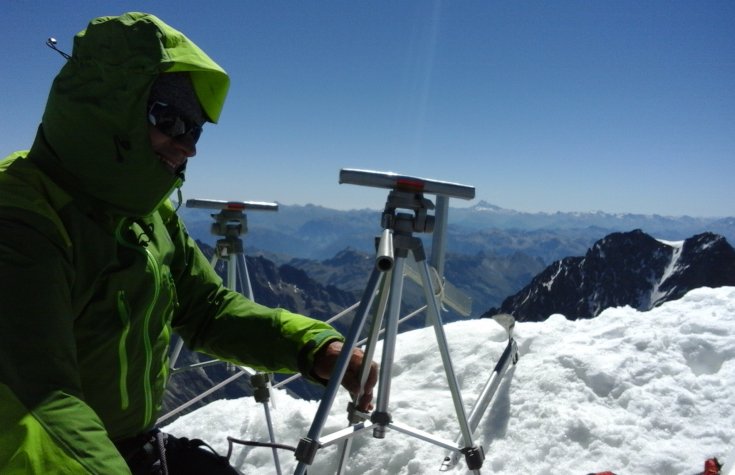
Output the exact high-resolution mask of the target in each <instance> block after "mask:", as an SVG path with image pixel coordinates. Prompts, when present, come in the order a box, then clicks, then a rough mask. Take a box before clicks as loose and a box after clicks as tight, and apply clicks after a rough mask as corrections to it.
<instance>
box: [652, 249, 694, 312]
mask: <svg viewBox="0 0 735 475" xmlns="http://www.w3.org/2000/svg"><path fill="white" fill-rule="evenodd" d="M660 242H662V243H663V242H664V241H660ZM665 244H666V245H668V246H669V247H672V251H671V261H670V262H669V265H668V266H666V269H664V273H663V275H662V276H661V278H660V279H659V280H658V282H656V283H655V285H654V286H653V289H652V290H651V296H650V297H649V302H650V303H649V308H651V307H653V306H655V305H656V304H657V303H658V302H659V301H661V300H662V299H664V298H665V297H666V295H667V292H661V290H660V289H661V285H663V283H664V282H666V281H667V280H668V279H669V277H671V276H672V275H674V272H676V271H677V270H678V263H679V258H680V257H681V252H682V250H683V249H684V242H683V241H680V242H668V243H665ZM685 267H686V266H685Z"/></svg>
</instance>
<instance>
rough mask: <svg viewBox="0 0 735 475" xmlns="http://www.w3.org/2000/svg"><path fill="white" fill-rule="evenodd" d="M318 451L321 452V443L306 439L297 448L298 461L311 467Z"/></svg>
mask: <svg viewBox="0 0 735 475" xmlns="http://www.w3.org/2000/svg"><path fill="white" fill-rule="evenodd" d="M317 450H319V442H317V441H316V440H312V439H310V438H308V437H304V438H302V439H301V440H300V441H299V445H297V446H296V454H295V456H296V460H298V461H299V462H303V463H305V464H306V465H311V464H312V462H314V457H316V451H317Z"/></svg>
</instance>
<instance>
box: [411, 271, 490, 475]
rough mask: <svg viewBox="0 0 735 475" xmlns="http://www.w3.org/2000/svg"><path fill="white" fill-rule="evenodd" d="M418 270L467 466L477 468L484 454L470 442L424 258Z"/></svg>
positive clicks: (455, 378) (442, 326)
mask: <svg viewBox="0 0 735 475" xmlns="http://www.w3.org/2000/svg"><path fill="white" fill-rule="evenodd" d="M418 260H419V259H417V261H418ZM419 272H420V273H421V282H422V283H423V288H424V295H425V297H426V302H427V304H428V308H427V310H428V312H429V317H430V319H431V321H432V323H433V324H434V333H435V334H436V341H437V344H438V345H439V353H440V355H441V358H442V364H443V366H444V371H445V373H446V376H447V383H448V384H449V391H450V392H451V394H452V401H453V402H454V410H455V412H456V414H457V420H458V422H459V428H460V433H461V435H462V439H463V440H464V449H463V450H464V452H465V457H466V459H467V467H468V468H469V469H470V470H479V468H480V467H481V466H482V460H483V459H484V455H483V454H482V449H481V448H479V449H478V448H476V447H474V445H473V442H472V431H471V430H470V427H469V423H468V421H467V414H466V412H465V408H464V403H463V401H462V393H461V392H460V389H459V383H458V382H457V377H456V375H455V373H454V368H453V367H452V358H451V356H450V355H449V345H448V344H447V337H446V334H445V333H444V325H443V322H442V319H441V314H440V313H439V308H440V307H439V303H438V302H437V296H436V294H435V293H434V288H433V285H432V283H431V277H430V276H429V264H428V263H427V262H426V259H421V262H419Z"/></svg>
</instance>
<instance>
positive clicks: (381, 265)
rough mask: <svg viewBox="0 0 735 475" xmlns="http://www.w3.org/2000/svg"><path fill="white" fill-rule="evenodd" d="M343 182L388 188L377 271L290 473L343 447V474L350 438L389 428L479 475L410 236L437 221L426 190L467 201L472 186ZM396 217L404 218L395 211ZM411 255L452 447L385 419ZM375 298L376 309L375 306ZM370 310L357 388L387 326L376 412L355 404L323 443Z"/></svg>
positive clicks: (353, 173) (427, 278)
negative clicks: (454, 428)
mask: <svg viewBox="0 0 735 475" xmlns="http://www.w3.org/2000/svg"><path fill="white" fill-rule="evenodd" d="M341 179H342V181H343V182H350V183H354V184H361V185H368V186H377V187H383V188H390V189H391V191H390V193H389V195H388V200H387V202H386V206H385V210H384V211H383V214H382V216H381V226H382V227H383V232H382V234H381V236H380V238H379V241H378V246H377V255H376V260H375V266H374V268H373V271H372V273H371V275H370V278H369V280H368V284H367V287H366V288H365V291H364V293H363V298H362V300H361V301H360V306H359V307H358V309H357V314H356V316H355V319H354V320H353V323H352V326H351V327H350V330H349V333H348V334H347V336H346V340H345V343H344V348H343V351H342V353H341V354H340V358H339V359H338V361H337V364H336V366H335V369H334V371H333V373H332V378H331V379H330V382H329V384H328V386H327V389H326V391H325V394H324V396H323V398H322V400H321V403H320V405H319V408H318V409H317V413H316V416H315V418H314V421H313V422H312V425H311V428H310V429H309V433H308V435H307V436H306V437H304V438H302V439H301V441H300V442H299V445H298V447H297V452H296V458H297V459H298V460H299V464H298V466H297V467H296V471H295V474H297V475H303V474H304V473H305V472H306V468H307V465H310V464H311V463H312V462H313V460H314V457H315V455H316V452H317V450H318V449H320V448H322V447H325V446H328V445H331V444H334V443H337V442H340V441H342V442H344V444H343V446H342V456H341V459H340V463H339V467H338V473H342V472H343V470H344V469H345V466H346V462H347V458H348V457H349V451H350V445H351V440H352V437H353V436H355V435H356V434H358V433H361V432H362V431H364V430H366V429H368V428H372V432H373V437H375V438H380V439H382V438H384V437H385V434H386V430H387V429H394V430H396V431H399V432H402V433H404V434H407V435H409V436H413V437H416V438H418V439H421V440H424V441H426V442H430V443H432V444H435V445H437V446H439V447H442V448H445V449H448V450H451V451H456V452H459V453H461V454H464V456H465V460H466V463H467V467H468V469H470V470H471V471H473V472H474V473H476V474H479V469H480V468H481V467H482V463H483V460H484V454H483V451H482V448H481V447H478V446H475V445H474V443H473V441H472V430H471V428H470V424H469V423H468V419H467V415H466V413H465V408H464V407H465V406H464V403H463V401H462V395H461V392H460V388H459V383H458V381H457V377H456V376H455V373H454V369H453V367H452V361H451V357H450V354H449V348H448V344H447V339H446V335H445V333H444V327H443V323H442V319H441V314H440V302H439V296H438V294H437V292H436V291H435V288H434V285H433V283H432V279H431V275H430V266H429V264H428V262H427V259H426V254H425V252H424V247H423V243H422V241H421V239H420V238H418V237H416V236H414V234H415V233H431V232H432V231H433V229H434V224H435V218H434V216H432V215H430V214H429V213H428V211H430V210H432V209H433V203H432V202H431V201H430V200H428V199H426V198H425V197H424V194H423V192H424V191H426V192H431V191H432V189H435V190H436V191H435V192H436V193H438V194H439V193H440V194H443V195H445V196H447V195H448V193H452V192H453V191H455V189H456V190H458V191H459V192H461V193H462V194H461V195H459V196H460V197H463V198H465V197H467V196H468V192H467V190H468V189H470V187H464V186H462V185H455V184H448V183H444V182H436V181H430V180H424V179H415V178H411V177H400V176H395V175H392V174H384V173H379V172H368V171H359V170H347V171H345V170H343V171H342V175H341ZM472 193H473V194H474V189H472ZM452 196H458V195H452ZM399 210H402V211H403V212H399ZM405 211H408V212H405ZM409 254H411V256H412V257H413V258H414V260H415V261H416V262H417V263H418V270H419V276H420V280H421V286H422V287H423V291H424V298H425V300H426V304H427V312H428V317H427V318H428V319H429V321H430V323H431V324H432V325H433V327H434V333H435V335H436V341H437V345H438V348H439V353H440V355H441V359H442V364H443V367H444V371H445V374H446V378H447V383H448V386H449V390H450V392H451V395H452V401H453V404H454V410H455V413H456V417H457V421H458V423H459V426H460V433H461V444H459V445H457V444H456V443H455V442H453V441H448V440H443V439H441V438H438V437H434V436H433V435H431V434H428V433H426V432H424V431H422V430H419V429H415V428H412V427H409V426H408V425H405V424H402V423H400V422H397V421H395V420H394V419H393V416H392V414H391V413H390V412H389V400H390V389H391V370H392V366H393V359H394V355H395V346H396V341H397V335H398V321H399V313H400V307H401V302H402V293H403V283H404V265H405V262H406V259H407V258H408V257H409ZM376 297H377V304H376V305H373V303H374V301H375V298H376ZM371 309H372V310H373V312H372V316H373V318H372V323H371V327H370V330H369V335H368V340H367V344H366V346H365V350H364V351H365V359H364V365H363V368H362V371H361V381H362V386H363V387H364V385H365V381H366V379H367V374H368V365H369V362H370V361H372V359H373V355H374V353H375V349H376V345H377V343H378V336H379V333H380V331H381V327H382V326H383V324H384V325H385V337H384V341H383V352H382V357H381V364H380V372H379V378H378V383H379V385H378V393H377V400H376V404H375V410H374V411H373V412H372V413H371V414H367V413H362V412H359V411H357V410H356V409H355V407H354V404H353V405H351V406H350V409H349V423H350V425H349V426H348V427H347V428H346V429H343V430H341V431H338V432H336V433H334V434H331V435H328V436H326V437H321V431H322V428H323V427H324V424H325V423H326V419H327V416H328V415H329V411H330V409H331V406H332V404H333V402H334V399H335V396H336V393H337V391H338V389H339V382H340V381H341V379H342V377H343V376H344V374H345V371H346V368H347V364H348V358H349V355H350V353H351V351H352V349H353V348H354V347H355V346H356V344H357V341H358V338H359V335H360V333H361V331H362V328H363V325H364V323H365V321H366V320H367V319H368V315H369V314H370V312H371ZM386 310H387V313H386ZM360 396H361V394H357V395H356V397H355V400H358V399H359V397H360Z"/></svg>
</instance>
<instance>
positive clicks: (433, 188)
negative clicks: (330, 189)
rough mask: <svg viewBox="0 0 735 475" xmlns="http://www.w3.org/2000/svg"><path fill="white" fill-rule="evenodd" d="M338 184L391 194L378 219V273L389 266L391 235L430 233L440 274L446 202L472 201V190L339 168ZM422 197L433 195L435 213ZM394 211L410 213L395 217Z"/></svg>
mask: <svg viewBox="0 0 735 475" xmlns="http://www.w3.org/2000/svg"><path fill="white" fill-rule="evenodd" d="M339 182H340V183H348V184H353V185H362V186H371V187H375V188H387V189H389V190H391V191H390V193H389V194H388V200H387V201H386V204H385V210H384V211H383V214H382V216H381V226H382V227H383V230H384V231H383V234H382V235H381V237H380V241H379V244H378V254H377V258H376V261H375V262H376V265H377V266H378V269H380V270H381V271H384V272H385V271H388V270H390V269H391V267H392V265H393V233H395V234H396V235H398V236H399V237H402V236H410V235H411V234H412V233H433V236H434V241H433V246H432V254H433V256H432V265H433V266H434V267H435V268H436V269H438V270H440V271H441V270H443V259H444V257H443V255H444V237H445V234H446V219H447V210H448V201H449V198H461V199H464V200H470V199H473V198H474V197H475V188H474V187H473V186H467V185H460V184H458V183H450V182H446V181H439V180H433V179H428V178H418V177H414V176H407V175H398V174H395V173H391V172H378V171H371V170H356V169H350V168H343V169H342V170H340V172H339ZM424 193H429V194H435V195H437V203H438V205H440V206H439V209H438V212H437V213H435V214H429V211H433V210H434V203H433V202H432V201H431V200H429V199H427V198H426V197H425V196H424ZM397 210H407V211H410V212H411V213H405V212H400V213H399V212H397ZM435 227H436V230H435Z"/></svg>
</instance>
